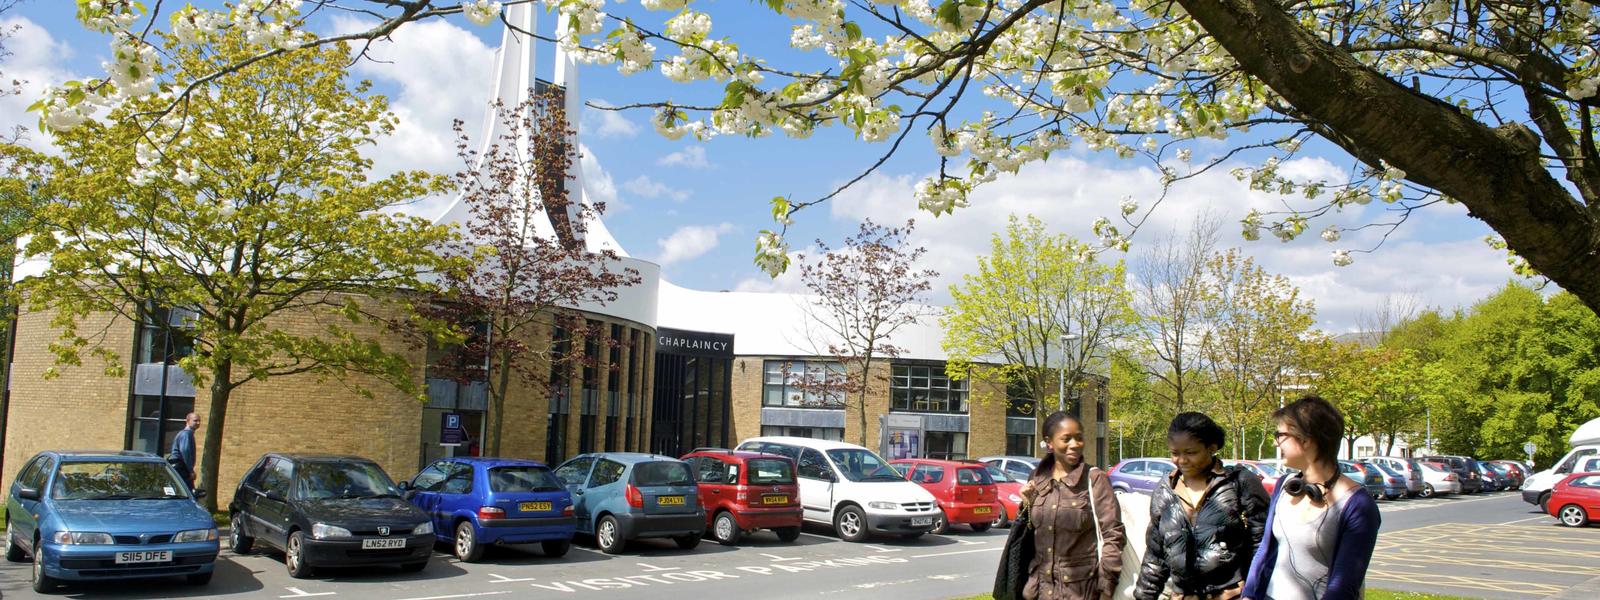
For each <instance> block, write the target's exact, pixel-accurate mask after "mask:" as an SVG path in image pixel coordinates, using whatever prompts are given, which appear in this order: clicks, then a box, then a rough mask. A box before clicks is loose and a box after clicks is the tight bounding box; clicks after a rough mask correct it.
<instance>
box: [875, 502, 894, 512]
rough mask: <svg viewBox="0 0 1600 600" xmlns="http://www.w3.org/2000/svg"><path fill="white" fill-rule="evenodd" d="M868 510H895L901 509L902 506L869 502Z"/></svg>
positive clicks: (891, 503)
mask: <svg viewBox="0 0 1600 600" xmlns="http://www.w3.org/2000/svg"><path fill="white" fill-rule="evenodd" d="M867 508H871V509H875V510H895V509H898V508H900V505H899V504H895V503H893V502H868V503H867Z"/></svg>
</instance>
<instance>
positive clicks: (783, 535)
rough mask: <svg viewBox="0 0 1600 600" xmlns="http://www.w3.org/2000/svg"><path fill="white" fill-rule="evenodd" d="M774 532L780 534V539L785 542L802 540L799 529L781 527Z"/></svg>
mask: <svg viewBox="0 0 1600 600" xmlns="http://www.w3.org/2000/svg"><path fill="white" fill-rule="evenodd" d="M772 532H773V533H776V534H778V539H779V540H782V541H785V542H792V541H795V540H798V539H800V528H799V527H779V528H777V529H774V530H772Z"/></svg>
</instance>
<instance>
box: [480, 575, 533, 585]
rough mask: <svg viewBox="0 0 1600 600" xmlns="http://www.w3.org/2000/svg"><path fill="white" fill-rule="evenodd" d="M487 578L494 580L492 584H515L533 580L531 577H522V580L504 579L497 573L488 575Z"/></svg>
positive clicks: (504, 577)
mask: <svg viewBox="0 0 1600 600" xmlns="http://www.w3.org/2000/svg"><path fill="white" fill-rule="evenodd" d="M489 576H490V577H493V578H494V581H492V583H515V582H518V581H534V578H532V577H523V578H520V579H512V578H510V577H506V576H505V575H500V574H498V573H490V574H489Z"/></svg>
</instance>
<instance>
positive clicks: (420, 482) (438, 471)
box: [411, 463, 446, 492]
mask: <svg viewBox="0 0 1600 600" xmlns="http://www.w3.org/2000/svg"><path fill="white" fill-rule="evenodd" d="M445 464H446V463H433V464H431V465H428V468H426V469H423V470H422V472H421V473H417V476H416V477H415V478H413V479H412V480H411V487H412V488H413V489H416V490H417V491H419V492H437V491H439V488H440V487H442V486H443V485H444V478H445V475H446V474H445V470H444V467H445Z"/></svg>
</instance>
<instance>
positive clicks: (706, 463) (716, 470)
mask: <svg viewBox="0 0 1600 600" xmlns="http://www.w3.org/2000/svg"><path fill="white" fill-rule="evenodd" d="M684 462H686V463H688V464H689V472H690V473H692V474H694V479H695V481H698V482H700V483H729V482H728V480H727V475H728V470H727V468H725V467H726V465H725V464H724V463H723V462H722V461H720V460H717V459H714V458H707V457H704V456H695V457H690V458H689V459H687V460H685V461H684Z"/></svg>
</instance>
